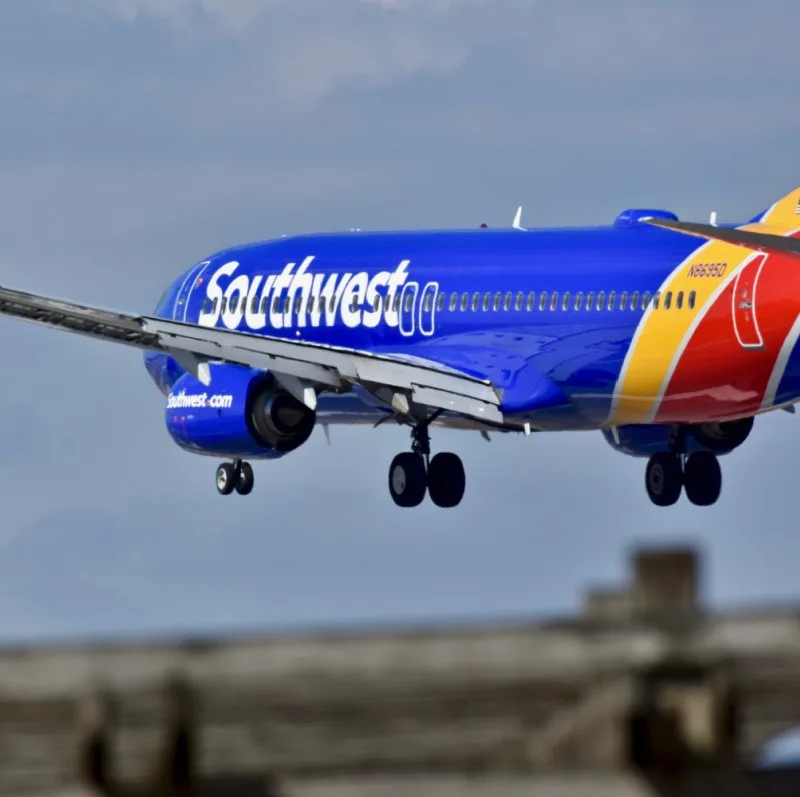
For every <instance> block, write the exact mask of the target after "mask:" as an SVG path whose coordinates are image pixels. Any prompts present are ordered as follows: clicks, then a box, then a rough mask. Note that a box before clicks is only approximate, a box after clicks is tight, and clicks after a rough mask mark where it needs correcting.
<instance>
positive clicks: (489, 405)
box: [142, 317, 502, 423]
mask: <svg viewBox="0 0 800 797" xmlns="http://www.w3.org/2000/svg"><path fill="white" fill-rule="evenodd" d="M142 323H143V326H144V329H145V331H147V332H150V333H153V334H154V335H156V336H157V338H158V340H159V342H160V343H161V345H162V346H165V347H167V348H170V349H182V350H185V351H190V352H192V353H194V354H196V355H201V356H204V357H207V358H209V359H212V360H226V361H228V362H235V363H242V364H246V365H251V366H253V367H256V368H263V369H265V370H272V371H277V372H280V373H284V374H290V375H292V376H297V377H300V378H304V379H310V380H312V381H318V382H321V383H323V384H327V385H331V386H338V385H339V384H340V382H341V381H342V380H346V381H351V382H353V383H357V384H367V385H380V386H386V387H391V388H395V389H398V390H406V391H408V392H410V394H411V398H412V400H413V401H415V402H416V403H418V404H424V405H427V406H431V407H436V408H441V409H448V410H452V411H454V412H463V413H464V414H468V415H471V416H472V417H477V418H484V419H488V418H491V420H492V422H494V423H502V413H501V412H500V410H499V404H500V398H499V396H498V394H497V392H496V391H495V390H494V389H493V387H492V386H491V384H490V383H489V382H488V381H482V380H479V379H477V378H475V377H472V376H469V375H468V374H463V373H460V372H458V371H454V370H452V369H449V368H439V367H437V364H436V363H433V362H430V361H426V360H423V359H420V358H414V360H413V361H404V360H402V359H400V358H393V357H392V356H391V355H388V354H387V355H380V354H371V353H369V352H362V351H357V350H351V349H340V348H334V347H329V346H323V345H321V344H318V343H310V342H308V341H294V340H284V339H282V338H275V337H270V336H266V335H253V334H250V333H247V332H236V331H232V330H225V329H217V328H206V327H200V326H197V325H194V324H186V323H182V322H180V321H167V320H164V319H160V318H149V317H146V318H143V319H142ZM423 396H424V398H423ZM457 406H458V407H460V408H461V409H456V407H457Z"/></svg>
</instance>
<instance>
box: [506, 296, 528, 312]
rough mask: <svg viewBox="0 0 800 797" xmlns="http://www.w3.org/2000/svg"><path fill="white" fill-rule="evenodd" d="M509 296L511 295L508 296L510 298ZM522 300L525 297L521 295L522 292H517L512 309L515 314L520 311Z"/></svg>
mask: <svg viewBox="0 0 800 797" xmlns="http://www.w3.org/2000/svg"><path fill="white" fill-rule="evenodd" d="M510 295H511V294H509V296H510ZM524 298H525V295H524V294H523V293H522V291H519V292H518V293H517V301H516V302H514V309H515V310H516V311H517V312H519V311H520V310H522V300H523V299H524Z"/></svg>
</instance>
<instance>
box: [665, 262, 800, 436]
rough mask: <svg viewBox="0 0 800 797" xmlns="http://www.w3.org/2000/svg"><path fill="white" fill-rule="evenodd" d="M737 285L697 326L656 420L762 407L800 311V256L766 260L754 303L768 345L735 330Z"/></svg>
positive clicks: (686, 420) (747, 411) (680, 419)
mask: <svg viewBox="0 0 800 797" xmlns="http://www.w3.org/2000/svg"><path fill="white" fill-rule="evenodd" d="M754 265H755V264H754ZM743 284H744V283H743ZM735 289H736V282H735V281H733V282H732V283H731V284H730V285H728V286H727V288H725V290H723V291H722V293H721V294H720V295H719V296H718V297H717V298H716V300H715V301H714V304H713V306H712V307H711V308H710V309H709V311H708V313H707V314H706V315H705V317H704V318H703V319H702V321H701V322H700V324H699V325H698V327H697V329H696V330H695V331H694V334H693V335H692V337H691V339H690V340H689V342H688V344H687V346H686V348H685V350H684V352H683V355H682V356H681V358H680V360H679V361H678V364H677V366H676V367H675V371H674V372H673V375H672V378H671V379H670V381H669V384H668V386H667V390H666V392H665V394H664V397H663V399H662V401H661V404H660V406H659V409H658V412H657V413H656V416H655V418H654V421H655V422H656V423H681V422H683V423H690V422H699V421H707V420H712V419H717V420H723V419H725V418H733V417H741V416H743V415H752V414H755V413H756V412H758V411H759V410H760V409H761V404H762V401H763V398H764V394H765V391H766V389H767V384H768V382H769V380H770V377H771V375H772V371H773V368H774V367H775V362H776V359H777V357H778V354H779V352H780V350H781V346H782V345H783V342H784V340H785V339H786V336H787V335H788V334H789V331H790V330H791V328H792V325H793V324H794V322H795V319H796V318H797V316H798V313H800V261H798V260H797V259H796V258H792V257H785V256H781V255H770V256H769V257H767V258H766V260H765V261H764V264H763V267H762V269H761V273H760V275H759V276H758V284H757V290H756V294H755V307H754V313H755V317H756V318H757V322H758V329H759V331H760V333H761V336H762V338H763V343H764V345H763V348H745V347H743V346H742V344H741V342H740V337H739V336H737V334H736V329H735V328H734V322H733V312H734V302H740V300H741V297H740V296H738V295H737V296H735V297H734V290H735ZM736 306H737V307H738V304H737V305H736ZM660 312H679V311H660ZM741 335H742V330H740V336H741ZM750 337H752V336H750ZM744 342H745V343H747V342H748V340H747V339H746V338H745V339H744Z"/></svg>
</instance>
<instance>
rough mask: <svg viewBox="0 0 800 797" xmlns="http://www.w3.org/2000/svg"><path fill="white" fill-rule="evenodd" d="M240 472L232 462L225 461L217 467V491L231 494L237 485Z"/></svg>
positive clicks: (222, 493) (221, 493)
mask: <svg viewBox="0 0 800 797" xmlns="http://www.w3.org/2000/svg"><path fill="white" fill-rule="evenodd" d="M237 477H238V474H237V472H236V468H235V467H234V466H233V464H232V463H230V462H223V463H221V464H220V465H219V467H218V468H217V492H218V493H219V494H220V495H230V494H231V493H232V492H233V490H234V488H235V487H236V482H237Z"/></svg>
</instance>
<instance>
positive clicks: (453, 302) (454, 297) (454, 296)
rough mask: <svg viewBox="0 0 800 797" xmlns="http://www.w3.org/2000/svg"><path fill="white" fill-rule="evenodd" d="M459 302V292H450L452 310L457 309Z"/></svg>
mask: <svg viewBox="0 0 800 797" xmlns="http://www.w3.org/2000/svg"><path fill="white" fill-rule="evenodd" d="M457 304H458V294H457V293H456V292H455V291H453V292H452V293H451V294H450V312H453V310H455V309H456V305H457Z"/></svg>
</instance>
